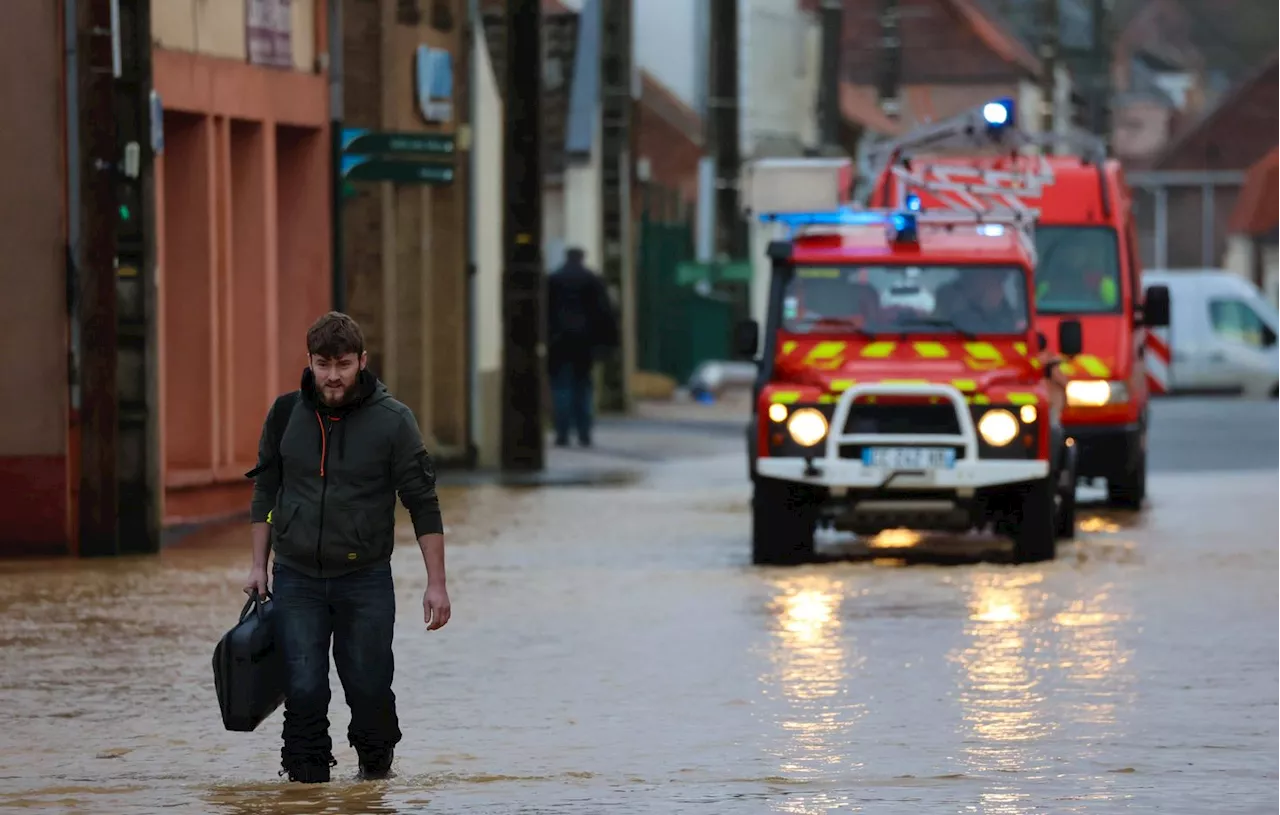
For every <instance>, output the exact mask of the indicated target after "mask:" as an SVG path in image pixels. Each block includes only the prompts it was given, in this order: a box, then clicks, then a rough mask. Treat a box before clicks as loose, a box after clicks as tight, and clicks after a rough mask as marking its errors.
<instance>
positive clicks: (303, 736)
mask: <svg viewBox="0 0 1280 815" xmlns="http://www.w3.org/2000/svg"><path fill="white" fill-rule="evenodd" d="M273 573H274V577H275V579H274V585H273V587H272V595H273V597H274V598H275V607H276V620H277V624H278V628H277V629H276V635H277V637H278V641H279V642H280V643H281V645H282V646H283V649H284V656H285V662H286V665H287V666H288V673H289V688H288V696H287V698H286V699H285V704H284V733H283V735H284V746H283V747H282V748H281V750H280V757H281V759H282V761H283V763H284V765H285V766H286V767H288V766H290V765H293V764H311V765H315V764H329V763H331V762H332V760H333V742H332V740H331V739H330V737H329V695H330V694H329V641H330V637H332V639H333V660H334V662H335V663H336V664H337V666H338V677H339V679H341V681H342V689H343V691H344V692H345V693H346V697H347V705H348V706H349V707H350V708H351V726H350V728H349V729H348V731H347V738H348V740H349V742H350V744H351V745H352V746H353V747H355V748H356V750H357V751H359V752H361V753H363V752H366V751H370V750H378V749H382V748H387V747H391V746H394V745H395V744H396V743H398V742H399V741H400V736H401V734H400V723H399V720H398V719H397V717H396V697H395V694H394V693H393V692H392V690H391V679H392V674H393V673H394V670H395V663H394V658H393V656H392V653H391V638H392V633H393V629H394V627H395V619H396V597H395V591H394V587H393V585H392V580H391V564H390V563H382V564H379V565H377V566H369V567H367V568H364V569H360V570H359V571H356V572H353V573H351V574H348V575H343V576H341V577H308V576H307V575H304V574H302V573H301V572H298V571H296V570H294V569H290V568H289V567H288V566H283V565H281V564H279V563H277V564H275V567H274V569H273Z"/></svg>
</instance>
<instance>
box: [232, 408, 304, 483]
mask: <svg viewBox="0 0 1280 815" xmlns="http://www.w3.org/2000/svg"><path fill="white" fill-rule="evenodd" d="M299 394H300V391H291V392H290V393H286V394H284V395H283V396H279V397H277V398H276V401H275V404H274V405H272V406H271V417H270V418H271V423H270V425H269V427H270V429H271V439H272V450H271V454H272V457H271V459H270V460H269V461H267V462H265V463H263V464H261V465H259V466H257V467H254V468H253V469H252V470H250V471H249V472H247V473H245V474H244V477H245V478H254V477H256V476H257V475H259V474H260V473H262V472H263V471H264V470H266V469H267V467H270V466H271V465H272V464H274V465H275V466H276V467H277V468H278V469H279V470H280V475H281V477H282V480H283V476H284V462H283V460H282V459H281V458H280V442H281V440H283V439H284V432H285V430H287V429H288V427H289V420H290V419H291V418H293V408H294V405H296V404H297V403H298V396H299Z"/></svg>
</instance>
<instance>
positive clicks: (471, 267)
mask: <svg viewBox="0 0 1280 815" xmlns="http://www.w3.org/2000/svg"><path fill="white" fill-rule="evenodd" d="M464 28H465V31H466V35H467V36H466V39H467V41H466V42H465V43H463V47H464V48H466V49H467V53H468V55H469V57H468V59H467V129H468V130H470V131H471V138H470V139H469V141H470V150H469V151H468V152H467V162H468V165H469V166H468V168H467V204H466V207H467V218H466V220H467V306H466V308H467V388H468V389H469V393H468V395H467V464H468V466H470V467H475V466H476V463H477V461H478V454H479V453H478V450H477V447H476V428H477V427H479V426H480V421H481V420H480V399H479V396H480V365H479V360H478V359H477V357H478V354H477V349H478V348H479V344H480V326H479V325H478V322H479V321H478V315H477V313H476V287H477V284H478V282H479V281H477V279H476V274H477V271H478V270H477V268H476V183H477V181H478V179H479V169H480V156H479V155H478V151H477V150H476V138H475V121H476V108H477V106H478V105H479V101H480V100H479V95H478V91H477V89H478V88H479V85H480V55H479V54H478V53H477V51H478V49H479V46H478V45H477V42H476V40H477V39H481V40H482V41H483V38H482V37H481V36H480V35H481V34H482V33H483V31H484V17H483V16H482V14H481V12H480V0H467V25H466V26H465V27H464Z"/></svg>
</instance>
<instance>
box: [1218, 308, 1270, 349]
mask: <svg viewBox="0 0 1280 815" xmlns="http://www.w3.org/2000/svg"><path fill="white" fill-rule="evenodd" d="M1209 321H1210V323H1212V325H1213V331H1214V333H1215V334H1217V335H1218V336H1219V337H1222V338H1223V339H1227V340H1231V341H1232V342H1238V343H1241V344H1242V345H1248V346H1251V347H1253V348H1268V347H1270V346H1272V345H1274V344H1275V341H1276V335H1275V332H1274V331H1272V330H1271V328H1270V327H1268V326H1267V324H1266V323H1265V322H1263V320H1262V318H1261V317H1259V316H1258V313H1257V312H1256V311H1254V310H1253V309H1252V308H1251V307H1250V306H1249V304H1247V303H1245V302H1243V301H1241V300H1210V301H1209Z"/></svg>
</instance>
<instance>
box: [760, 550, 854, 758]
mask: <svg viewBox="0 0 1280 815" xmlns="http://www.w3.org/2000/svg"><path fill="white" fill-rule="evenodd" d="M847 591H848V587H847V586H846V585H845V584H844V582H843V581H841V580H838V579H833V578H832V577H830V576H828V575H823V574H813V575H808V576H798V577H795V578H792V579H787V580H781V581H778V582H776V583H775V584H774V592H775V594H774V599H773V601H772V603H771V604H770V611H771V612H772V613H773V614H774V615H775V617H776V624H775V627H774V631H773V642H772V647H771V662H772V670H771V671H770V672H769V673H767V674H766V675H765V676H763V677H761V682H762V683H763V684H764V693H765V695H766V696H769V697H773V698H774V699H775V700H776V702H778V703H780V704H777V705H772V706H771V708H772V709H773V710H775V711H776V714H775V716H776V721H777V725H778V726H779V727H780V728H781V729H782V731H783V732H784V734H785V738H784V739H781V740H780V742H779V745H780V746H779V747H778V748H776V749H775V750H773V751H772V752H773V754H774V755H775V756H776V758H777V759H778V761H779V767H778V769H779V775H782V776H785V777H788V778H792V777H796V776H804V777H812V776H816V775H818V774H827V775H829V774H830V773H832V772H833V771H839V770H845V769H850V768H852V767H855V766H858V765H857V764H855V763H853V762H851V761H850V758H849V755H848V749H849V747H850V744H851V741H852V739H851V736H850V730H851V729H852V727H853V726H854V724H855V723H856V721H857V720H858V719H859V718H860V717H861V716H862V713H863V705H862V704H861V703H860V702H857V701H853V700H854V699H856V698H858V697H856V696H855V695H854V693H853V691H852V689H851V687H850V684H851V683H850V680H851V678H852V677H851V670H852V669H854V668H855V667H856V665H851V664H850V655H849V651H848V645H849V633H848V632H847V631H846V630H845V629H844V626H843V623H842V621H841V619H840V607H841V603H842V602H843V600H844V598H845V595H846V592H847Z"/></svg>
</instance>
